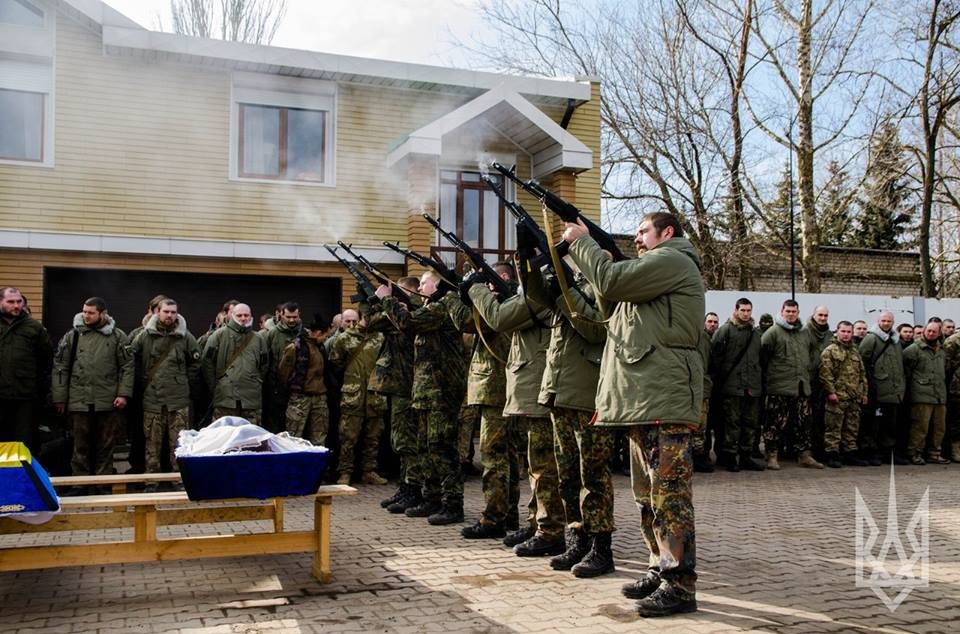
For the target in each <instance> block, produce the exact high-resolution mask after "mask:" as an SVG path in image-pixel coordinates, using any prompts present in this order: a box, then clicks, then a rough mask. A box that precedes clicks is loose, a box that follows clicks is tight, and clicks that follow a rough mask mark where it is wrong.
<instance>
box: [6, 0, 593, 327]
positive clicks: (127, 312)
mask: <svg viewBox="0 0 960 634" xmlns="http://www.w3.org/2000/svg"><path fill="white" fill-rule="evenodd" d="M599 151H600V108H599V84H598V83H597V82H596V81H591V80H590V79H570V80H563V79H543V78H532V77H516V76H508V75H499V74H495V73H485V72H476V71H468V70H458V69H452V68H442V67H433V66H425V65H418V64H407V63H398V62H390V61H383V60H373V59H363V58H358V57H349V56H342V55H329V54H324V53H318V52H313V51H305V50H294V49H287V48H280V47H274V46H259V45H250V44H240V43H235V42H225V41H220V40H207V39H201V38H193V37H187V36H181V35H174V34H170V33H160V32H155V31H150V30H147V29H145V28H143V27H141V26H139V25H138V24H136V23H134V22H133V21H131V20H130V19H128V18H126V17H125V16H123V15H121V14H120V13H118V12H117V11H115V10H114V9H112V8H110V7H108V6H107V5H105V4H103V3H102V2H99V1H98V0H0V285H13V286H19V287H20V288H21V289H22V290H23V291H24V293H25V295H27V297H28V299H29V302H30V306H31V309H32V311H33V313H34V314H35V315H37V316H42V318H43V320H44V321H45V322H46V323H47V325H48V327H49V328H50V329H51V331H53V333H54V334H59V332H61V331H62V330H65V329H66V328H67V327H69V323H70V321H69V320H70V318H71V316H72V315H73V314H74V313H75V312H76V311H77V310H79V308H80V306H81V303H82V301H83V299H84V298H86V297H88V296H91V295H100V296H102V297H104V298H106V300H107V302H108V304H109V305H110V307H111V313H112V314H113V315H114V316H115V317H116V318H117V320H118V322H119V323H120V325H121V326H122V327H124V328H126V329H130V328H132V327H134V326H135V325H137V324H138V322H139V319H140V316H141V315H142V313H143V309H144V306H145V304H146V302H147V300H148V299H149V298H150V297H151V296H153V295H155V294H157V293H161V292H162V293H165V294H167V295H170V296H173V297H176V298H177V299H178V300H179V301H180V303H181V311H182V312H183V313H184V314H186V315H187V316H188V318H189V320H190V325H191V329H192V330H193V331H194V332H196V333H198V334H199V333H200V332H202V331H203V330H204V329H205V328H206V325H207V323H208V322H209V321H210V320H211V318H212V317H213V315H214V314H215V313H216V311H217V309H218V308H219V306H220V304H221V303H222V302H223V301H224V300H226V299H229V298H231V297H235V298H237V299H240V300H242V301H246V302H248V303H250V304H251V305H252V307H253V309H254V312H255V313H264V312H270V311H271V309H272V307H273V306H274V305H275V304H276V303H277V302H279V301H283V300H286V299H295V300H298V301H300V302H301V304H302V305H303V307H304V309H303V312H304V313H305V318H306V319H310V316H311V315H312V314H313V313H315V312H320V313H322V314H323V315H324V316H325V317H327V318H329V317H330V316H332V314H334V313H336V312H338V311H339V310H340V308H341V305H342V304H346V303H347V302H349V297H350V295H351V294H352V293H353V292H354V288H355V285H354V283H353V281H352V279H350V278H349V277H347V275H346V272H345V271H344V270H342V268H341V267H340V266H339V265H338V264H336V263H335V262H333V261H332V258H331V256H330V255H329V254H328V253H327V251H326V250H325V249H323V248H322V245H323V244H324V243H332V242H335V241H336V240H338V239H342V240H344V241H345V242H349V243H353V244H354V245H355V246H357V247H359V250H360V251H361V252H362V253H364V254H365V255H366V256H368V257H369V258H370V259H371V260H372V261H374V262H378V263H380V264H382V265H383V266H384V268H385V269H386V270H388V271H389V272H391V273H392V274H396V275H399V274H400V273H401V272H402V271H403V270H405V269H404V263H403V262H402V261H401V259H400V258H399V257H398V256H396V255H395V254H394V253H393V252H392V251H389V250H387V249H385V248H384V247H383V246H382V243H383V241H384V240H389V241H399V242H400V243H401V244H402V245H405V246H409V247H410V248H413V249H416V250H420V251H429V250H430V249H431V248H442V247H443V245H439V244H437V241H436V236H435V235H434V233H433V231H432V230H431V228H430V227H429V226H428V225H427V224H426V222H425V221H424V220H423V218H422V217H421V216H420V213H421V210H423V211H427V212H429V213H433V214H437V215H439V217H440V219H441V222H442V223H443V225H444V226H445V227H448V228H451V229H454V230H455V231H456V232H457V233H458V234H459V235H461V236H463V237H464V238H465V239H466V240H467V241H468V242H470V243H471V244H473V245H476V246H477V247H479V248H480V249H482V250H483V251H484V252H485V253H487V254H488V256H489V257H490V258H491V260H493V259H497V258H501V257H503V256H504V255H506V254H507V253H509V252H510V251H511V249H512V247H513V224H512V222H511V220H510V217H509V214H507V213H505V210H504V208H503V205H502V204H500V202H499V201H498V200H497V198H496V196H495V195H493V193H492V192H491V191H489V190H487V189H486V188H485V186H484V184H483V183H482V182H481V181H480V178H479V175H480V174H479V171H480V169H481V167H480V165H481V163H482V162H483V161H486V160H489V159H490V158H495V159H497V160H499V161H500V162H502V163H504V164H509V165H513V164H515V165H517V169H518V173H519V174H520V175H521V176H522V177H534V178H538V179H540V180H541V181H542V182H543V183H544V184H547V185H548V186H550V187H552V188H554V189H555V190H556V191H557V192H558V193H560V194H561V195H562V196H564V197H565V198H568V199H569V200H572V201H576V203H577V204H578V205H579V206H580V207H581V209H582V210H583V211H584V212H585V213H586V214H587V215H589V216H591V217H593V218H594V219H595V220H596V219H598V218H599V214H600V177H599V168H598V164H599ZM507 192H508V195H509V196H511V197H513V196H517V192H515V191H514V190H513V188H512V187H509V186H508V187H507ZM519 199H520V200H521V202H523V203H524V204H525V205H526V206H527V207H528V209H530V210H531V211H534V212H537V213H535V215H536V216H537V217H539V204H537V203H535V201H532V200H530V199H528V198H526V197H525V196H524V195H520V197H519ZM435 252H438V253H440V254H441V255H443V256H444V257H446V258H450V257H451V254H450V253H449V252H445V251H442V250H441V251H435Z"/></svg>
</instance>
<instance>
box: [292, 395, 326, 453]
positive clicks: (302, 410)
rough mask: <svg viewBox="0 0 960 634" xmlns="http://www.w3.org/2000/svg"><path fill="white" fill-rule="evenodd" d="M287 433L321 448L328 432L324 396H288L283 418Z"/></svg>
mask: <svg viewBox="0 0 960 634" xmlns="http://www.w3.org/2000/svg"><path fill="white" fill-rule="evenodd" d="M284 418H285V421H286V422H285V423H284V425H285V426H286V430H287V433H288V434H290V435H291V436H297V437H298V438H303V439H305V440H309V441H310V442H312V443H313V444H314V445H317V446H323V445H324V443H326V442H327V433H328V432H329V431H330V410H329V409H327V395H326V394H297V393H293V394H290V399H289V400H288V401H287V411H286V414H285V416H284Z"/></svg>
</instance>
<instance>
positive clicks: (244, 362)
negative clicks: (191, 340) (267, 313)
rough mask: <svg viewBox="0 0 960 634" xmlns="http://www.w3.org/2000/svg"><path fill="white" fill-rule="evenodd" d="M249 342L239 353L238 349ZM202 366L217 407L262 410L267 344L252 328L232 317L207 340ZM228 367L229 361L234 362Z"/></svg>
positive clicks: (266, 368) (266, 366)
mask: <svg viewBox="0 0 960 634" xmlns="http://www.w3.org/2000/svg"><path fill="white" fill-rule="evenodd" d="M244 342H248V343H247V344H246V347H245V348H243V351H242V352H241V353H240V354H235V353H236V351H237V350H238V349H239V348H240V346H242V345H243V343H244ZM201 358H202V359H203V361H202V364H201V366H200V367H201V369H202V371H203V378H204V381H206V383H207V388H208V389H209V390H210V392H211V393H212V394H213V406H214V407H229V408H234V407H237V406H238V405H237V403H238V402H239V407H241V408H242V409H260V408H261V406H262V398H263V380H264V378H266V376H267V371H268V368H269V366H268V365H267V343H266V342H265V341H264V340H263V337H260V336H258V335H257V333H256V332H254V331H252V330H251V329H250V328H249V327H246V328H245V327H243V326H240V325H239V324H238V323H237V322H236V321H234V320H233V319H232V318H231V319H230V320H229V321H227V325H226V326H223V327H221V328H218V329H217V330H216V331H214V333H213V334H212V335H210V337H209V338H208V339H207V345H206V346H204V348H203V352H202V354H201ZM231 360H232V363H231V364H230V366H229V367H227V362H228V361H231Z"/></svg>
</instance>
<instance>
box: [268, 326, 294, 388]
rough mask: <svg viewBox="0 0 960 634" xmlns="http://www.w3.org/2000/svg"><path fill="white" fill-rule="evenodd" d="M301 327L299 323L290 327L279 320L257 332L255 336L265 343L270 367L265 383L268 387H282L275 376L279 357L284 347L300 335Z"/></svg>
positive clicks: (281, 383)
mask: <svg viewBox="0 0 960 634" xmlns="http://www.w3.org/2000/svg"><path fill="white" fill-rule="evenodd" d="M302 329H303V325H302V324H299V323H298V324H297V326H296V328H290V327H289V326H287V325H286V324H285V323H283V322H280V323H279V324H277V325H276V326H274V327H273V328H271V329H269V330H261V331H260V332H258V333H257V336H258V337H263V340H264V343H266V344H267V364H268V366H269V368H270V373H269V374H268V375H267V385H268V386H269V387H270V388H272V389H276V388H280V387H282V385H283V382H282V381H280V379H279V377H278V376H277V367H278V366H279V365H280V357H282V356H283V351H284V350H285V349H286V347H287V346H288V345H290V344H291V343H293V341H294V339H296V338H297V337H298V336H299V335H300V331H301V330H302Z"/></svg>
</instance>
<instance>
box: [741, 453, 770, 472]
mask: <svg viewBox="0 0 960 634" xmlns="http://www.w3.org/2000/svg"><path fill="white" fill-rule="evenodd" d="M740 468H741V469H743V470H744V471H764V470H765V469H766V467H764V466H763V465H762V464H760V463H758V462H754V461H753V458H752V457H751V456H750V452H749V451H744V452H743V453H741V454H740Z"/></svg>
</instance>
